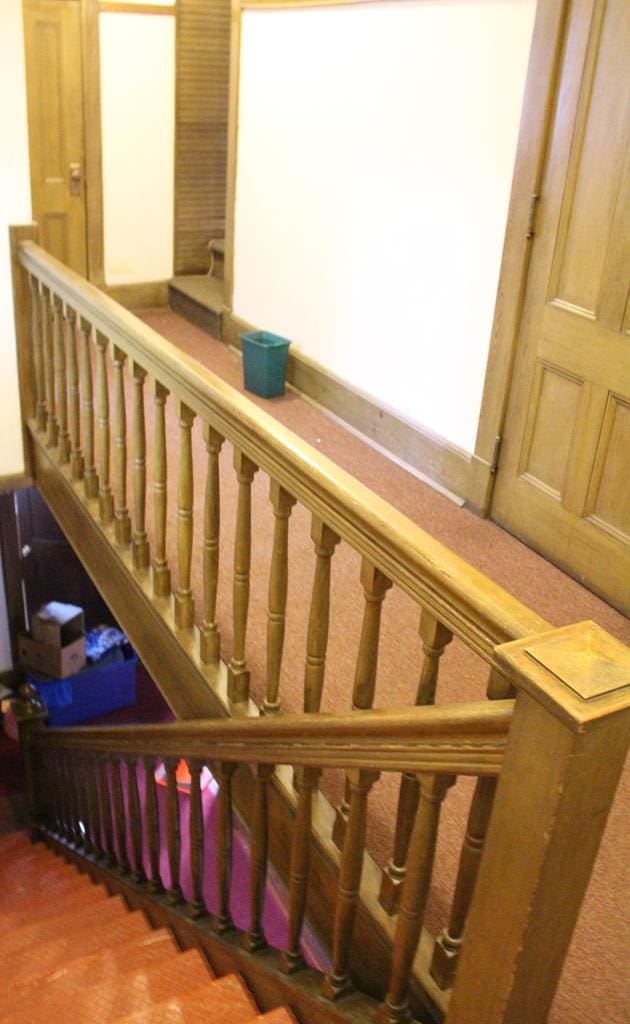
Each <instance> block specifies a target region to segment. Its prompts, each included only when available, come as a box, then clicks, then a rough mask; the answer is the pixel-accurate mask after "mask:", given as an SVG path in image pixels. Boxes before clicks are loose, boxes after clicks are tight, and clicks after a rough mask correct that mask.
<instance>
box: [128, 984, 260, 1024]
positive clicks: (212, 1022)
mask: <svg viewBox="0 0 630 1024" xmlns="http://www.w3.org/2000/svg"><path fill="white" fill-rule="evenodd" d="M257 1013H258V1009H257V1007H256V1004H255V1003H254V1001H253V999H252V997H251V996H250V994H249V993H248V992H247V990H246V988H245V986H244V985H243V982H242V981H241V979H240V978H239V977H238V975H236V974H226V975H224V977H223V978H217V979H216V981H213V982H211V983H210V985H208V986H205V987H204V988H203V989H199V990H197V991H196V992H191V993H189V994H188V995H186V996H183V997H181V998H175V999H167V1000H164V1001H163V1002H161V1003H156V1004H155V1005H154V1006H153V1007H151V1008H147V1009H146V1010H141V1011H140V1012H139V1013H133V1014H130V1015H129V1016H128V1017H120V1018H118V1020H117V1022H116V1024H218V1022H219V1021H220V1022H221V1024H250V1022H251V1021H252V1018H253V1019H254V1020H255V1019H256V1015H257Z"/></svg>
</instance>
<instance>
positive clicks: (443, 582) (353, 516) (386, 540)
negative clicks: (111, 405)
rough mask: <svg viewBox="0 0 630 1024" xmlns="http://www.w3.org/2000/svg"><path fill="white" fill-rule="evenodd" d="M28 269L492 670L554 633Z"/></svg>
mask: <svg viewBox="0 0 630 1024" xmlns="http://www.w3.org/2000/svg"><path fill="white" fill-rule="evenodd" d="M19 261H20V263H21V265H22V266H23V267H24V268H25V269H26V270H27V271H28V272H29V273H30V274H32V275H34V276H35V277H36V278H37V279H38V281H39V282H40V283H41V287H43V288H45V289H51V288H52V289H53V291H54V293H55V294H57V295H59V296H61V298H62V299H63V300H64V301H65V302H67V303H69V304H70V305H71V306H72V308H73V309H75V310H76V312H77V315H78V316H80V317H82V318H84V319H85V320H87V321H88V322H89V323H90V324H91V325H92V327H93V328H94V329H95V330H96V331H97V332H100V333H101V334H103V335H104V336H106V337H109V338H113V339H114V340H115V344H116V345H118V346H119V347H120V348H121V349H123V350H124V351H125V352H126V353H127V358H128V360H129V361H130V362H131V361H135V362H137V363H138V364H139V365H141V366H142V367H143V368H144V369H145V370H146V372H147V373H148V374H150V375H151V376H152V377H153V378H154V379H155V380H158V381H159V382H160V384H161V385H162V386H163V387H164V388H166V389H167V390H168V391H170V392H171V393H173V394H174V395H176V396H177V398H178V399H179V400H180V401H182V402H183V403H184V404H185V405H186V407H187V408H188V409H190V410H191V411H192V412H194V413H195V414H196V415H199V416H200V417H201V418H202V419H203V421H204V422H211V424H212V426H213V428H214V429H215V430H217V431H218V432H219V433H220V434H221V435H222V436H223V437H227V438H229V439H230V441H231V442H232V443H233V444H234V445H235V447H236V448H237V449H238V450H239V451H240V452H242V453H243V455H245V456H247V458H248V459H249V460H250V461H251V462H252V463H253V464H254V465H256V466H258V467H259V468H260V469H262V470H264V471H265V472H266V473H268V475H269V476H270V477H271V478H272V479H273V480H275V481H277V483H278V484H279V485H280V486H281V487H283V488H284V490H286V491H287V492H288V493H289V494H291V495H293V497H294V498H296V499H297V500H298V501H300V502H301V503H302V504H304V505H306V507H307V508H308V509H309V510H310V511H311V512H312V514H313V515H315V516H317V517H319V518H320V519H321V520H322V521H324V522H326V524H327V525H328V526H329V527H330V529H332V530H333V531H334V532H335V533H336V534H337V535H338V536H340V537H341V538H342V539H344V540H346V541H347V542H348V543H350V544H351V545H352V547H353V548H355V549H356V550H357V551H358V552H359V554H360V555H361V556H362V557H364V558H366V559H368V560H369V561H370V562H371V563H372V564H373V565H374V566H375V567H376V568H378V569H379V570H380V571H381V572H382V573H383V574H384V575H385V576H386V577H387V578H388V579H390V580H391V581H392V583H393V584H395V585H396V586H398V587H400V588H401V589H402V590H404V591H405V592H406V593H407V594H409V595H410V596H411V597H412V598H413V599H414V600H415V601H417V603H418V604H420V605H421V606H423V607H425V608H426V609H427V610H428V611H430V612H431V613H432V614H433V615H434V616H435V617H436V619H437V620H439V621H440V622H441V623H443V625H444V626H446V627H447V628H449V629H450V630H452V632H454V633H455V634H457V635H458V636H460V637H461V638H462V639H463V640H464V641H465V642H466V643H467V644H468V646H469V647H471V648H472V649H473V650H475V651H476V652H477V653H479V654H481V656H482V657H484V658H485V660H486V661H488V662H490V663H492V664H494V648H495V646H496V645H497V644H499V643H503V642H505V641H506V640H511V639H518V638H519V637H524V636H528V635H531V634H533V633H537V632H541V631H543V630H544V629H545V628H548V624H547V623H546V622H545V621H544V620H543V619H541V618H540V617H539V616H538V615H536V614H534V613H533V612H531V611H530V610H529V609H528V608H526V607H525V606H524V605H522V604H521V603H520V602H519V601H517V600H516V599H515V598H513V597H511V596H510V595H509V594H507V593H506V592H505V591H504V590H502V589H501V587H499V586H497V585H496V584H494V583H492V582H491V581H490V580H488V579H487V577H485V576H484V575H483V574H482V573H480V572H478V571H477V570H475V569H473V568H472V567H471V566H470V565H468V564H467V563H466V562H465V561H464V560H463V559H461V558H458V556H457V555H455V554H453V552H451V551H449V550H448V549H447V548H445V547H444V546H443V545H442V544H440V543H439V542H438V541H435V540H434V539H433V538H432V537H430V536H429V535H428V534H427V533H425V532H424V531H423V530H422V529H420V527H418V526H416V525H415V524H414V523H412V522H411V521H410V520H409V519H408V518H407V517H406V516H404V515H403V514H402V513H400V512H398V511H397V510H396V509H395V508H393V507H392V506H391V505H389V504H388V503H387V502H386V501H384V500H383V499H382V498H379V497H378V496H377V495H375V494H374V493H373V492H372V491H370V490H369V488H367V487H365V486H363V485H362V484H360V483H359V482H358V481H357V480H355V479H354V478H353V477H352V476H350V475H349V474H348V473H346V472H344V471H343V470H341V469H340V468H339V467H338V466H336V465H335V464H334V463H333V462H331V460H329V459H327V458H326V457H325V456H323V455H322V454H321V453H320V452H318V451H316V450H315V449H313V448H311V446H310V445H308V444H307V443H306V442H304V441H302V440H301V439H300V438H298V437H296V436H295V434H293V433H292V432H291V431H289V430H287V429H286V428H285V427H283V426H282V425H281V424H280V423H278V421H277V420H275V419H274V418H273V417H271V416H269V415H267V414H266V413H265V412H263V411H262V410H261V409H259V408H258V407H257V406H255V405H254V404H253V403H252V402H250V401H249V400H248V399H247V398H245V397H244V396H242V395H240V394H238V393H237V392H235V391H234V390H233V389H232V388H230V387H229V385H227V384H225V383H224V382H223V381H222V380H221V379H220V378H218V377H216V376H215V375H214V374H212V373H211V372H210V371H209V370H206V369H205V368H204V367H202V366H200V364H199V363H197V362H196V361H195V360H194V359H192V358H190V357H189V356H187V355H186V354H185V353H183V352H182V351H181V350H180V349H177V348H176V347H175V346H174V345H172V344H171V343H169V342H168V341H166V340H165V339H164V338H162V337H161V336H160V335H159V334H157V333H156V332H155V331H153V330H152V329H151V328H149V327H148V326H146V325H145V324H143V323H142V322H141V321H139V320H138V319H137V318H136V317H134V316H133V315H132V314H131V313H129V312H127V311H126V310H124V309H123V308H122V307H120V306H119V305H118V304H117V303H115V302H114V301H113V300H111V299H109V298H108V297H107V296H105V295H103V293H102V292H100V291H99V290H98V289H97V288H95V287H94V286H93V285H91V284H89V283H88V282H87V281H84V280H83V279H82V278H81V277H79V275H77V274H75V273H73V272H72V271H71V270H69V269H68V268H66V267H65V266H64V265H63V264H62V263H60V262H59V261H58V260H56V259H55V258H54V257H53V256H50V255H49V254H48V253H46V252H45V251H44V250H43V249H41V248H40V247H39V246H37V245H36V244H35V243H34V242H30V241H25V242H22V243H21V244H20V246H19ZM46 379H47V380H48V375H46ZM53 405H54V402H53ZM55 440H56V437H55Z"/></svg>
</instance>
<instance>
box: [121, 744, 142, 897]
mask: <svg viewBox="0 0 630 1024" xmlns="http://www.w3.org/2000/svg"><path fill="white" fill-rule="evenodd" d="M125 763H126V765H127V801H128V806H129V821H130V823H131V847H132V850H133V871H132V872H131V877H132V878H133V880H134V882H138V883H140V882H145V881H146V875H145V873H144V865H143V863H142V816H141V814H140V794H139V792H138V759H137V757H127V758H126V759H125Z"/></svg>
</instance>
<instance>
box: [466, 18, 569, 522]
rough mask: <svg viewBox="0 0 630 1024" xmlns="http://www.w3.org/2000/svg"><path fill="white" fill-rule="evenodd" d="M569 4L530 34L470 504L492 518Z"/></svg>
mask: <svg viewBox="0 0 630 1024" xmlns="http://www.w3.org/2000/svg"><path fill="white" fill-rule="evenodd" d="M569 10H570V0H538V7H537V10H536V18H535V21H534V29H533V34H532V45H531V51H530V58H529V65H528V70H527V79H526V83H525V92H524V97H523V110H522V114H521V124H520V128H519V136H518V143H517V149H516V160H515V163H514V173H513V178H512V191H511V195H510V204H509V208H508V217H507V225H506V232H505V240H504V245H503V256H502V260H501V270H500V274H499V284H498V288H497V300H496V306H495V310H494V319H493V323H492V333H491V336H490V348H489V352H488V363H487V369H486V377H485V382H484V390H483V398H482V404H481V412H480V416H479V425H478V428H477V439H476V442H475V451H474V454H473V456H472V459H471V472H470V480H469V490H468V500H467V502H466V504H467V505H468V507H470V508H472V509H473V510H474V511H475V512H478V513H479V514H480V515H484V516H486V515H488V514H491V512H492V497H493V491H494V483H495V480H496V472H497V467H498V463H499V457H500V448H501V440H502V437H503V431H504V428H505V420H506V415H507V407H508V400H509V397H510V391H511V388H512V386H513V385H514V386H515V385H516V381H515V380H514V366H515V361H516V353H517V349H518V344H519V333H520V324H521V317H522V312H523V304H524V299H525V288H526V285H527V277H528V272H529V264H530V256H531V249H532V246H531V242H532V238H533V232H534V218H535V213H536V205H537V202H538V199H539V197H540V190H541V187H542V180H543V175H544V171H545V163H546V158H547V150H548V144H549V138H550V130H551V126H552V121H553V113H554V105H555V95H556V88H557V83H558V74H559V70H560V64H561V57H562V52H563V43H564V38H565V29H566V21H567V17H568V16H569Z"/></svg>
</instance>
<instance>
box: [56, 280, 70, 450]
mask: <svg viewBox="0 0 630 1024" xmlns="http://www.w3.org/2000/svg"><path fill="white" fill-rule="evenodd" d="M63 327H64V325H63V314H62V303H61V299H59V298H58V297H57V296H55V297H54V298H53V345H54V352H55V354H54V360H55V392H56V396H57V417H58V433H57V444H58V446H59V453H58V454H59V462H60V463H62V464H64V463H66V462H69V460H70V435H69V433H68V381H67V378H66V346H65V340H64V331H63Z"/></svg>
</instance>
